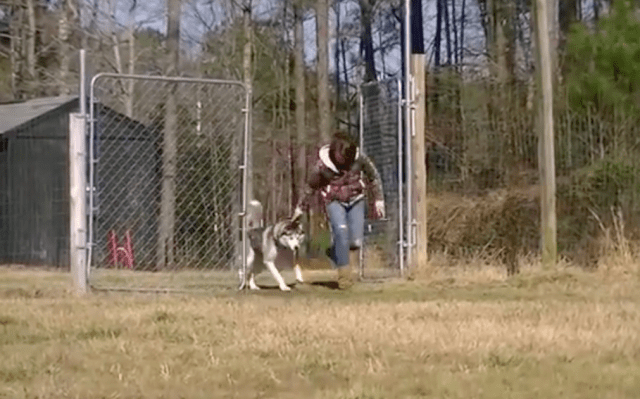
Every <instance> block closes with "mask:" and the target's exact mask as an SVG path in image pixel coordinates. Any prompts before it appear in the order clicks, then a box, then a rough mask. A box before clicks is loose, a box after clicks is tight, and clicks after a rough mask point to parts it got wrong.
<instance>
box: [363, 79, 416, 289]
mask: <svg viewBox="0 0 640 399" xmlns="http://www.w3.org/2000/svg"><path fill="white" fill-rule="evenodd" d="M401 97H402V96H401V85H400V81H399V80H397V79H390V80H384V81H379V82H371V83H366V84H363V85H362V86H360V88H359V105H360V107H359V108H360V115H359V116H360V123H359V126H360V132H359V138H360V148H362V151H363V152H364V154H366V155H367V156H368V157H369V158H371V160H372V161H373V163H374V164H375V165H376V168H377V169H378V172H379V173H380V177H381V179H382V185H383V191H384V198H385V204H386V214H387V215H386V218H385V219H382V220H374V219H371V218H369V217H367V220H366V222H365V240H364V245H363V247H362V250H361V251H360V278H361V279H365V280H366V279H376V278H385V277H395V276H401V275H402V274H403V272H404V262H405V259H404V247H405V245H404V237H405V235H406V234H405V233H404V230H405V227H404V226H405V220H404V219H405V207H406V204H405V198H406V187H405V185H404V181H405V179H404V177H403V176H404V175H405V170H404V163H405V160H404V155H403V149H404V144H403V135H402V111H401V110H402V108H401V107H402V101H401ZM371 214H372V213H371V210H369V212H368V215H371Z"/></svg>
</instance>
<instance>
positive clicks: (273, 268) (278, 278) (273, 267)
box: [264, 261, 291, 291]
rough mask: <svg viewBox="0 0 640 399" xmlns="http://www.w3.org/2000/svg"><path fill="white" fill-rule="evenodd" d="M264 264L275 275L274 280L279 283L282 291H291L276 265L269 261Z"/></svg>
mask: <svg viewBox="0 0 640 399" xmlns="http://www.w3.org/2000/svg"><path fill="white" fill-rule="evenodd" d="M264 264H265V265H266V266H267V268H268V269H269V271H270V272H271V274H272V275H273V278H275V279H276V281H277V282H278V286H279V287H280V290H282V291H291V288H289V286H288V285H287V284H286V283H285V282H284V279H283V278H282V275H281V274H280V272H279V271H278V269H277V268H276V265H275V264H274V263H273V262H267V261H265V262H264Z"/></svg>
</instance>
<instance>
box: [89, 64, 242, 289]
mask: <svg viewBox="0 0 640 399" xmlns="http://www.w3.org/2000/svg"><path fill="white" fill-rule="evenodd" d="M91 90H92V96H91V98H92V104H91V107H90V110H91V112H92V129H91V142H90V146H91V148H90V153H91V154H92V163H93V167H92V168H90V182H91V187H93V189H92V190H91V199H90V209H91V210H92V215H91V218H90V230H91V236H90V241H91V255H90V256H91V257H90V259H91V272H90V283H91V284H92V286H94V287H97V288H124V289H177V290H180V289H197V288H202V289H206V288H209V287H212V286H225V287H228V288H235V287H236V285H235V284H236V283H237V275H238V274H237V269H236V267H239V266H240V263H241V258H242V256H241V248H242V247H241V222H240V217H239V215H240V212H241V210H242V209H241V207H242V197H241V196H242V171H241V166H242V162H243V151H244V148H245V147H244V141H243V136H244V131H245V128H247V126H246V124H247V118H246V117H247V114H246V113H247V112H248V110H247V109H246V96H247V93H246V91H245V89H244V87H243V86H242V85H241V84H239V83H236V82H225V81H207V80H198V79H180V78H174V79H169V78H151V77H135V76H118V75H98V76H97V77H96V78H94V82H93V84H92V87H91Z"/></svg>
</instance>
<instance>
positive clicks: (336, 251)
mask: <svg viewBox="0 0 640 399" xmlns="http://www.w3.org/2000/svg"><path fill="white" fill-rule="evenodd" d="M363 175H364V176H363ZM368 188H370V189H371V190H370V192H371V193H372V196H373V198H372V200H373V201H374V211H375V217H376V218H380V219H382V218H384V216H385V206H384V196H383V191H382V181H381V180H380V175H379V174H378V171H377V170H376V167H375V165H374V164H373V162H371V160H370V159H369V158H368V157H367V156H365V155H364V154H361V153H359V151H358V146H357V144H356V143H355V141H354V140H353V139H352V138H351V137H350V136H349V135H347V134H345V133H343V132H337V133H335V134H334V136H333V139H332V140H331V143H330V144H328V145H325V146H323V147H321V148H320V150H319V152H318V161H317V162H316V164H315V165H314V166H313V168H312V170H311V173H310V175H309V177H308V179H307V186H306V187H305V190H304V194H303V195H302V198H301V200H300V202H299V203H298V206H297V207H296V210H295V212H294V218H295V217H298V216H300V215H301V214H302V212H303V211H304V210H306V209H308V207H309V200H310V199H311V197H312V195H313V194H314V193H316V192H318V191H319V192H320V194H321V196H322V199H323V202H324V206H325V209H326V212H327V216H328V217H329V222H330V225H331V235H332V238H333V243H332V247H331V248H330V249H329V252H328V255H329V257H330V258H331V260H332V261H333V263H334V265H335V267H336V269H337V270H338V286H339V288H340V289H346V288H349V287H351V286H352V285H353V280H352V274H351V265H350V262H349V258H350V257H349V251H351V250H357V249H359V248H360V247H361V246H362V241H363V238H364V221H365V210H366V202H367V198H366V192H367V191H368V190H367V189H368Z"/></svg>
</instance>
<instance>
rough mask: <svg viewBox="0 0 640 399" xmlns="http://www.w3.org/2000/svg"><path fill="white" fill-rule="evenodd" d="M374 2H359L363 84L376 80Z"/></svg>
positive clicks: (371, 0)
mask: <svg viewBox="0 0 640 399" xmlns="http://www.w3.org/2000/svg"><path fill="white" fill-rule="evenodd" d="M375 4H376V0H360V25H361V26H360V29H361V32H362V34H361V37H360V51H361V52H362V55H363V58H364V78H363V80H364V82H371V81H374V80H376V61H375V57H374V49H373V29H372V24H373V9H374V6H375Z"/></svg>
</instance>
